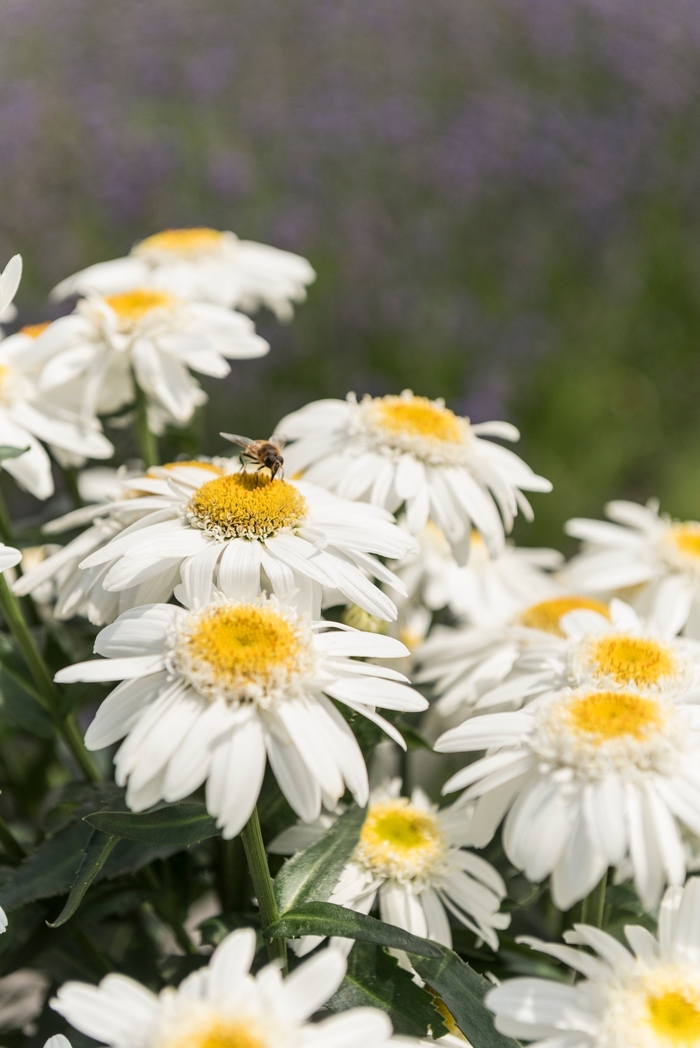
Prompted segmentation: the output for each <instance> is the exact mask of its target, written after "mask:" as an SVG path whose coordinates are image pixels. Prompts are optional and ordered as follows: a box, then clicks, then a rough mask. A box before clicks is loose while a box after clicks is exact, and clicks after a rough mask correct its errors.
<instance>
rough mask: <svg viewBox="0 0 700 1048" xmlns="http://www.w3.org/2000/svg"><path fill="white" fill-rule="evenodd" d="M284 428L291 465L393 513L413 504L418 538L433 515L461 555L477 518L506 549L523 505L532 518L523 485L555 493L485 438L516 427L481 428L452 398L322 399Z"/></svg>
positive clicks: (409, 516)
mask: <svg viewBox="0 0 700 1048" xmlns="http://www.w3.org/2000/svg"><path fill="white" fill-rule="evenodd" d="M277 432H278V433H279V434H280V435H282V436H284V437H285V438H286V439H287V440H289V441H293V443H292V444H291V446H288V447H287V448H286V450H285V459H286V462H287V468H288V469H289V470H290V472H295V471H297V470H298V471H303V472H304V475H305V477H306V478H307V479H308V480H310V481H312V482H314V483H317V484H321V485H322V486H323V487H327V488H329V489H331V490H332V491H335V492H336V493H337V494H339V495H344V496H345V497H346V498H350V499H355V500H364V501H367V502H372V503H374V504H375V505H378V506H383V507H385V508H386V509H388V510H389V511H390V512H392V513H393V512H395V511H396V510H398V509H399V508H400V507H401V506H405V512H406V521H407V524H408V528H409V530H410V532H411V534H413V535H418V534H420V532H421V531H422V530H423V528H424V527H425V525H426V524H427V522H428V520H432V522H433V523H434V524H435V525H436V526H437V527H438V528H440V529H441V530H442V531H443V532H444V534H445V536H446V538H447V540H448V541H449V543H450V545H451V547H452V549H453V551H454V552H455V555H456V556H457V559H458V560H460V561H463V560H464V559H465V558H466V556H467V553H468V549H469V541H470V538H471V532H472V524H473V525H474V527H476V528H477V529H478V530H479V531H480V532H481V534H482V535H483V537H484V539H485V540H486V542H487V544H488V545H489V547H490V548H491V549H492V550H493V551H494V552H497V551H498V550H500V549H501V547H502V546H503V542H504V528H505V530H506V531H510V529H511V527H512V525H513V520H514V518H515V515H516V514H517V512H518V508H520V509H521V510H522V511H523V512H524V513H525V515H526V516H527V517H528V518H529V517H531V515H532V511H531V509H530V506H529V503H528V502H527V500H526V498H525V496H524V495H523V491H550V490H551V484H550V483H549V481H548V480H545V479H544V478H543V477H538V476H537V475H536V474H535V473H533V472H532V470H531V469H530V468H529V466H527V465H526V464H525V463H524V462H523V461H522V459H519V458H518V456H517V455H514V454H513V452H512V451H509V450H508V449H506V448H503V447H501V446H500V445H498V444H494V443H492V442H491V441H488V440H484V439H483V437H485V436H494V437H500V438H503V439H505V440H517V439H518V438H519V433H518V431H517V430H516V429H515V427H514V426H511V425H508V424H507V423H505V422H485V423H481V424H479V425H475V426H473V425H472V424H471V423H470V421H469V419H467V418H462V417H460V416H459V415H455V413H454V412H453V411H450V409H449V408H447V407H445V404H444V401H442V400H428V399H427V397H416V396H414V395H413V393H412V392H411V391H410V390H404V392H403V393H402V394H401V396H398V397H397V396H385V397H370V396H365V397H363V399H362V400H361V401H358V400H357V399H356V397H355V395H354V394H352V393H351V394H349V395H348V397H347V400H344V401H343V400H319V401H316V402H314V403H312V404H307V406H306V407H304V408H302V409H301V410H300V411H296V412H294V413H293V414H291V415H287V417H286V418H284V419H282V421H281V422H280V423H279V425H278V427H277ZM499 510H500V515H499Z"/></svg>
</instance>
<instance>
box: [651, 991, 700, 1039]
mask: <svg viewBox="0 0 700 1048" xmlns="http://www.w3.org/2000/svg"><path fill="white" fill-rule="evenodd" d="M693 997H694V999H691V998H690V997H689V996H687V995H686V994H685V993H681V992H679V991H678V990H668V991H666V993H663V994H661V995H660V996H658V997H654V996H651V995H650V996H649V997H648V998H647V1009H648V1012H649V1025H650V1026H651V1028H652V1030H653V1031H654V1033H655V1034H656V1035H657V1036H658V1037H660V1038H662V1039H663V1040H662V1044H664V1045H665V1044H668V1045H669V1048H670V1046H671V1045H673V1046H674V1048H695V1046H696V1045H699V1044H700V994H698V995H693Z"/></svg>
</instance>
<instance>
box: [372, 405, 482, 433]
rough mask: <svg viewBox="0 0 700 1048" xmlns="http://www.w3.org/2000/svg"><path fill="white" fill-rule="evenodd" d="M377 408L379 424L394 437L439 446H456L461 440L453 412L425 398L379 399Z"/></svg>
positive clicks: (460, 431) (459, 429) (457, 421)
mask: <svg viewBox="0 0 700 1048" xmlns="http://www.w3.org/2000/svg"><path fill="white" fill-rule="evenodd" d="M376 407H377V414H376V419H377V422H378V424H379V425H380V426H381V427H382V429H384V430H386V431H387V432H388V433H390V434H393V435H394V436H399V435H404V436H409V437H423V438H427V439H428V440H434V441H438V442H439V443H442V444H458V443H459V442H460V441H461V439H462V430H461V427H460V424H459V419H458V418H457V416H456V415H455V413H454V411H450V409H449V408H445V407H441V406H440V405H439V404H435V403H433V401H432V400H428V398H427V397H411V399H410V400H407V399H406V398H405V397H392V396H388V397H382V398H381V400H380V401H377V402H376Z"/></svg>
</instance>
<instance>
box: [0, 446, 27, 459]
mask: <svg viewBox="0 0 700 1048" xmlns="http://www.w3.org/2000/svg"><path fill="white" fill-rule="evenodd" d="M25 451H29V446H27V447H26V448H13V447H10V445H9V444H0V462H4V461H5V459H14V458H19V456H20V455H24V453H25Z"/></svg>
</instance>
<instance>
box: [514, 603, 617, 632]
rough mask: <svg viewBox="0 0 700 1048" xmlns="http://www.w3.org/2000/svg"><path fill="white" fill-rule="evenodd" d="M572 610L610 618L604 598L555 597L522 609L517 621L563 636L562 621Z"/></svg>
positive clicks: (535, 628) (531, 627)
mask: <svg viewBox="0 0 700 1048" xmlns="http://www.w3.org/2000/svg"><path fill="white" fill-rule="evenodd" d="M570 611H595V612H597V613H598V614H599V615H603V616H604V617H605V618H606V619H608V620H609V619H610V612H609V610H608V606H607V604H604V603H603V601H602V600H594V599H593V598H592V597H553V598H552V599H551V600H543V601H540V603H539V604H532V605H531V606H530V607H529V608H526V609H525V611H521V612H520V614H519V615H518V617H517V619H516V622H517V623H518V624H519V625H520V626H527V627H528V628H529V629H531V630H542V631H543V632H544V633H553V634H554V636H555V637H563V636H564V631H563V630H562V628H561V625H560V623H561V620H562V618H563V617H564V615H567V614H568V613H569V612H570Z"/></svg>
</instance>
